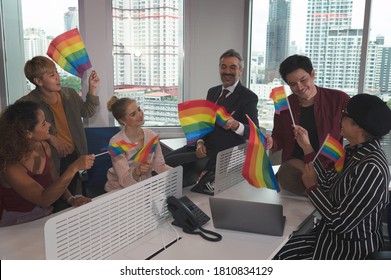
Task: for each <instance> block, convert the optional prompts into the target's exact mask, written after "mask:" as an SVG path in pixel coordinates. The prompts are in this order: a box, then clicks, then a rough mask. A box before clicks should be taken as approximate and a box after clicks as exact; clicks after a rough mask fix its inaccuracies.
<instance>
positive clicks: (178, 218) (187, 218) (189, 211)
mask: <svg viewBox="0 0 391 280" xmlns="http://www.w3.org/2000/svg"><path fill="white" fill-rule="evenodd" d="M167 209H168V210H169V211H170V212H171V214H172V217H173V218H174V221H173V222H172V224H173V225H175V226H178V227H181V228H182V229H183V231H184V232H186V233H190V234H199V235H201V236H202V237H203V238H204V239H206V240H209V241H219V240H221V238H222V237H221V235H220V234H218V233H216V232H213V231H209V230H206V229H203V228H202V225H204V224H205V223H206V222H208V221H209V220H210V218H209V216H208V215H206V214H205V213H204V212H203V211H202V210H201V209H200V208H198V207H197V205H195V204H194V203H193V202H192V201H191V200H190V199H189V198H188V197H187V196H183V197H181V198H180V199H177V198H176V197H174V196H169V197H167ZM197 229H199V231H196V230H197ZM203 232H205V233H208V234H210V235H213V236H215V237H216V238H211V237H209V236H206V235H205V234H204V233H203Z"/></svg>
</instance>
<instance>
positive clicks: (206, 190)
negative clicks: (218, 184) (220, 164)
mask: <svg viewBox="0 0 391 280" xmlns="http://www.w3.org/2000/svg"><path fill="white" fill-rule="evenodd" d="M214 181H215V171H214V170H208V171H207V172H206V173H205V174H204V176H202V177H201V179H200V180H199V181H198V182H197V184H195V186H194V187H193V188H191V191H192V192H196V193H202V194H207V195H214V187H213V184H214Z"/></svg>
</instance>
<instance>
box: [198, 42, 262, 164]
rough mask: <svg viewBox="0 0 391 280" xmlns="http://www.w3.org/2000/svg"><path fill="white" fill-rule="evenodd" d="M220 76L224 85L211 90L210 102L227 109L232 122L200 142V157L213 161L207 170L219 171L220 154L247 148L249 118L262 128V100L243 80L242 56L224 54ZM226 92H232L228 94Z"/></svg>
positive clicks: (218, 128) (231, 53)
mask: <svg viewBox="0 0 391 280" xmlns="http://www.w3.org/2000/svg"><path fill="white" fill-rule="evenodd" d="M219 72H220V78H221V81H222V85H218V86H215V87H213V88H211V89H209V91H208V95H207V97H206V99H207V100H210V101H212V102H215V103H216V104H218V105H221V106H223V107H225V109H226V110H227V112H228V113H230V114H231V115H232V118H231V119H229V120H228V122H227V124H226V125H225V126H219V125H217V124H216V126H215V128H214V130H213V131H212V132H211V133H209V134H208V135H206V136H205V137H203V139H199V140H198V141H197V145H196V155H197V157H198V158H202V157H205V156H208V157H209V161H208V163H207V165H206V167H205V170H211V169H213V168H214V167H215V165H216V156H217V153H218V152H220V151H223V150H225V149H228V148H231V147H234V146H237V145H240V144H243V143H244V142H245V141H246V139H248V135H249V126H248V121H247V117H246V115H248V116H249V117H250V118H251V120H252V121H253V122H254V123H255V124H256V125H257V126H258V109H257V104H258V96H257V95H256V94H255V93H254V92H252V91H251V90H250V89H248V88H246V87H244V86H243V85H242V83H241V82H240V80H239V79H240V77H241V76H242V73H243V59H242V57H241V55H240V54H239V53H238V52H236V51H235V50H232V49H231V50H228V51H226V52H225V53H223V54H222V55H221V56H220V64H219ZM225 90H228V91H229V92H227V94H225V92H224V91H225Z"/></svg>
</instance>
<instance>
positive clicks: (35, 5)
mask: <svg viewBox="0 0 391 280" xmlns="http://www.w3.org/2000/svg"><path fill="white" fill-rule="evenodd" d="M77 6H78V0H22V13H23V28H28V27H37V28H42V29H44V30H45V31H46V35H53V36H57V35H59V34H61V33H63V32H64V31H65V30H64V13H66V12H67V11H68V7H77Z"/></svg>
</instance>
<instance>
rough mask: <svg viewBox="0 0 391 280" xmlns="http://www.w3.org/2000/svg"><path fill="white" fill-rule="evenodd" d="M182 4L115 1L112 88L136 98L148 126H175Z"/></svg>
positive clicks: (175, 1) (151, 0)
mask: <svg viewBox="0 0 391 280" xmlns="http://www.w3.org/2000/svg"><path fill="white" fill-rule="evenodd" d="M182 2H183V1H182V0H165V1H158V0H145V1H139V0H113V2H112V3H113V63H114V88H115V90H114V91H115V94H116V95H117V96H118V97H130V98H133V99H136V100H137V102H138V103H139V105H140V106H141V107H142V108H143V109H144V114H145V125H146V126H177V125H179V121H178V110H177V108H178V101H179V99H181V98H179V99H178V97H180V95H181V92H182V90H180V88H179V84H180V83H181V79H182V73H181V69H182V62H181V57H180V53H182V44H183V43H182V41H183V39H182V38H183V34H182V31H183V27H182V18H183V11H182V4H183V3H182Z"/></svg>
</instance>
